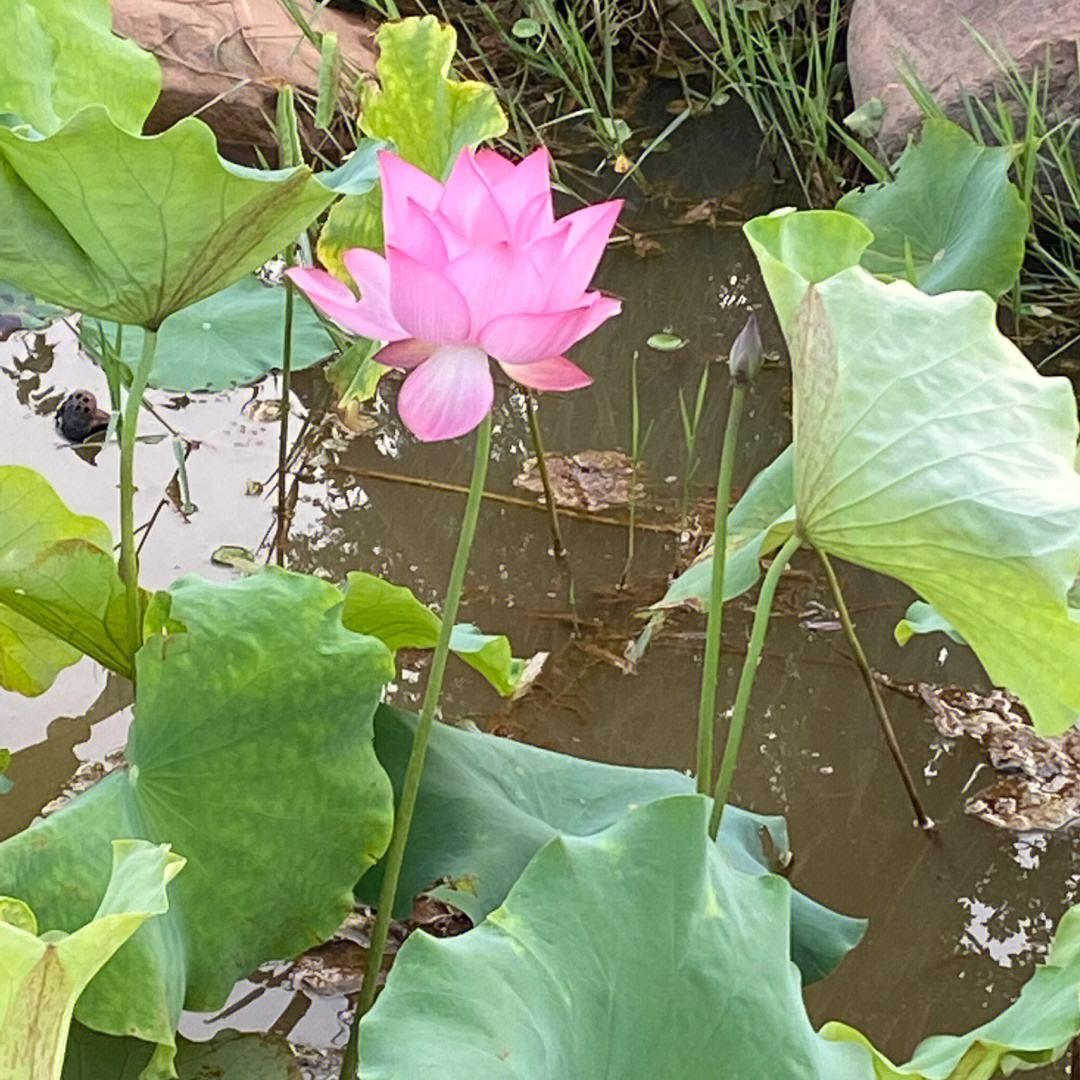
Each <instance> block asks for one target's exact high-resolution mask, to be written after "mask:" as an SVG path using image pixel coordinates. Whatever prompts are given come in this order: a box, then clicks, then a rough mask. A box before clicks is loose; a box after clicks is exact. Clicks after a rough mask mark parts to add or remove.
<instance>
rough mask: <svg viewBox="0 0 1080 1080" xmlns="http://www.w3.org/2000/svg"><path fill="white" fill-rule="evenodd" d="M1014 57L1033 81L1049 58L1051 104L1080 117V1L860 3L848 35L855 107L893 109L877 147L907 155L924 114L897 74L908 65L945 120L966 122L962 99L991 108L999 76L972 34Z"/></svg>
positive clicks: (1065, 114) (881, 0)
mask: <svg viewBox="0 0 1080 1080" xmlns="http://www.w3.org/2000/svg"><path fill="white" fill-rule="evenodd" d="M967 24H970V26H971V27H973V28H974V29H975V30H976V31H978V33H979V34H981V35H982V36H983V37H984V38H985V39H986V41H987V43H988V44H989V45H990V46H991V47H992V48H993V49H994V50H995V52H997V53H999V54H1002V53H1006V52H1007V53H1008V55H1009V56H1011V57H1012V58H1013V59H1014V60H1015V61H1016V62H1017V64H1018V65H1019V67H1020V70H1021V71H1022V72H1023V73H1024V74H1025V75H1027V74H1029V73H1030V72H1031V71H1032V70H1033V68H1035V67H1036V66H1045V65H1046V63H1047V58H1049V70H1050V86H1049V99H1050V100H1051V101H1052V102H1053V105H1054V110H1055V113H1056V115H1057V117H1058V119H1065V118H1068V117H1073V116H1075V115H1076V114H1077V112H1078V111H1080V65H1078V63H1077V42H1078V40H1080V0H855V2H854V6H853V8H852V12H851V22H850V25H849V28H848V70H849V72H850V75H851V87H852V91H853V93H854V96H855V105H856V107H857V108H858V107H861V106H863V105H865V104H866V103H867V102H868V101H870V100H871V99H873V98H879V99H881V100H882V101H883V102H884V103H885V105H886V106H887V111H886V113H885V118H884V123H883V126H882V128H881V132H880V134H879V136H878V137H879V139H880V140H881V143H882V145H883V147H884V148H885V150H886V151H888V152H889V153H891V154H895V153H896V152H898V151H899V150H901V149H903V146H904V143H905V141H906V140H907V137H908V135H909V134H911V133H912V132H913V131H914V130H916V129H917V127H918V126H919V122H920V120H921V113H920V112H919V109H918V106H917V105H916V104H915V102H914V101H913V100H912V99H911V97H910V95H909V94H908V92H907V90H906V88H905V87H904V81H903V78H902V77H901V75H900V73H899V66H900V65H901V64H902V63H903V62H905V61H906V62H907V63H908V64H910V66H911V67H912V68H913V69H914V71H915V72H916V73H917V74H918V76H919V78H920V79H921V80H922V81H923V82H924V83H925V84H926V85H927V86H928V87H929V88H930V90H931V91H932V92H933V94H934V96H935V98H936V99H937V101H938V102H939V104H940V105H941V106H942V107H943V108H944V110H945V112H946V113H947V114H948V115H949V116H950V117H951V118H952V119H954V120H959V121H963V119H964V105H963V99H964V92H965V91H966V92H967V93H969V94H971V95H974V96H975V97H978V98H981V99H982V100H984V101H987V102H992V100H993V92H994V90H995V88H1000V87H1001V85H1002V82H1003V80H1002V76H1001V72H1000V70H999V68H998V67H997V65H996V64H995V63H994V61H993V59H991V57H989V56H988V55H987V54H986V52H985V51H984V50H983V48H982V47H981V46H980V45H979V43H978V41H977V40H976V39H975V37H974V36H973V35H972V33H971V30H970V29H969V26H968V25H967Z"/></svg>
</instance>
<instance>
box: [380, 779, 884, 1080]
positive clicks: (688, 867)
mask: <svg viewBox="0 0 1080 1080" xmlns="http://www.w3.org/2000/svg"><path fill="white" fill-rule="evenodd" d="M708 813H709V803H708V800H706V799H705V798H704V797H702V796H698V795H684V796H674V797H672V798H666V799H660V800H659V801H656V802H651V803H649V805H647V806H643V807H640V808H638V809H636V810H631V811H630V812H629V814H627V815H626V816H625V817H622V818H621V820H616V821H615V823H614V824H613V825H612V826H611V827H610V828H608V829H606V830H604V831H602V832H598V833H596V834H595V835H592V836H585V837H577V836H560V837H557V838H555V839H553V840H551V841H550V843H548V844H547V845H546V846H545V847H544V848H543V849H542V850H541V851H540V852H539V853H538V854H537V855H536V856H535V858H533V860H532V861H531V862H530V863H529V865H528V867H527V868H526V870H525V871H524V873H523V874H522V875H521V877H520V878H519V879H518V881H517V883H516V884H515V885H514V887H513V888H512V889H511V890H510V893H509V895H508V896H507V898H506V900H505V902H504V903H503V905H502V906H501V907H500V908H498V909H497V910H495V911H493V912H492V913H491V915H489V916H488V918H487V920H486V921H485V922H484V923H483V924H482V925H481V926H479V927H478V928H477V929H475V930H473V931H471V932H470V933H468V934H465V935H463V936H462V937H458V938H448V939H444V940H436V939H435V938H432V937H429V936H428V935H427V934H424V933H423V932H417V933H414V934H412V935H410V937H409V939H408V940H407V941H406V943H405V945H404V946H403V947H402V948H401V950H400V952H399V953H398V956H397V959H396V961H395V963H394V967H393V970H392V971H391V973H390V976H389V979H388V982H387V987H386V989H385V990H384V992H383V994H382V995H381V997H380V998H379V1000H378V1001H377V1002H376V1004H375V1007H374V1009H373V1010H372V1011H371V1013H370V1014H369V1015H368V1017H367V1018H366V1019H365V1020H364V1022H363V1023H362V1025H361V1029H360V1057H361V1072H362V1075H363V1076H364V1080H406V1078H412V1077H420V1076H438V1077H441V1078H443V1080H475V1078H477V1077H483V1078H484V1080H547V1078H548V1077H601V1076H605V1077H619V1078H620V1080H655V1078H656V1077H694V1078H695V1080H698V1078H705V1077H716V1078H717V1080H720V1078H721V1077H722V1078H723V1080H762V1078H763V1077H768V1078H769V1080H808V1078H811V1077H813V1078H821V1080H825V1078H828V1080H873V1075H874V1073H873V1068H872V1066H871V1064H870V1058H869V1055H868V1053H867V1052H866V1051H865V1050H863V1049H862V1048H861V1047H858V1046H854V1045H848V1044H843V1043H832V1042H828V1041H826V1040H825V1039H822V1038H821V1037H820V1036H819V1035H817V1034H816V1033H815V1031H814V1030H813V1028H812V1027H811V1025H810V1021H809V1019H808V1018H807V1015H806V1009H805V1007H804V1005H803V1001H802V987H801V984H800V980H799V973H798V971H797V969H796V968H795V965H794V964H792V962H791V959H790V955H789V952H788V940H789V933H790V927H789V916H790V910H791V899H790V894H791V886H790V885H789V884H788V883H787V881H785V880H784V879H783V878H780V877H776V876H774V875H760V874H752V873H745V872H744V871H742V870H740V869H739V868H737V866H736V865H735V863H734V860H733V859H732V858H731V856H730V854H729V852H728V851H727V850H725V849H724V848H723V847H720V846H717V845H715V844H713V843H711V842H710V841H709V838H708V834H707V823H708ZM659 928H662V932H658V931H659Z"/></svg>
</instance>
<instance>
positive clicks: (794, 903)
mask: <svg viewBox="0 0 1080 1080" xmlns="http://www.w3.org/2000/svg"><path fill="white" fill-rule="evenodd" d="M415 730H416V715H415V714H414V713H407V712H402V711H401V710H398V709H391V708H388V707H387V706H385V705H384V706H381V707H380V708H379V710H378V712H377V713H376V714H375V749H376V751H377V752H378V755H379V760H380V761H381V762H382V763H383V765H384V767H385V768H386V770H387V771H388V772H389V773H390V776H391V779H392V780H393V782H394V786H395V789H397V790H398V791H400V788H401V782H402V778H403V777H404V775H405V765H406V762H407V760H408V757H409V751H410V749H411V747H412V739H413V733H414V732H415ZM693 789H694V781H693V779H692V778H690V777H687V776H685V775H683V774H682V773H679V772H676V771H675V770H673V769H634V768H627V767H624V766H618V765H606V764H602V763H600V762H596V761H588V760H583V759H581V758H575V757H570V756H568V755H566V754H557V753H554V752H553V751H550V750H541V749H538V748H537V747H534V746H528V745H527V744H525V743H519V742H515V741H513V740H511V739H501V738H498V737H496V736H494V735H487V734H484V733H483V732H478V731H463V730H461V729H459V728H454V727H450V726H448V725H446V724H436V725H435V728H434V730H433V731H432V736H431V743H430V745H429V747H428V755H427V762H426V766H425V769H424V777H423V780H422V781H421V786H420V798H419V802H418V803H417V807H416V815H415V817H414V818H413V825H412V830H411V832H410V834H409V844H408V847H407V848H406V853H405V865H404V869H403V871H402V877H401V882H400V884H399V887H398V914H401V915H405V914H407V913H408V911H409V908H410V905H411V902H412V898H413V897H414V896H415V895H417V894H418V893H419V892H420V891H421V890H423V889H429V887H430V886H431V885H432V883H433V882H436V881H448V882H449V883H448V884H443V885H440V886H439V887H438V888H435V889H434V890H431V892H432V894H433V895H434V896H436V897H437V898H439V899H441V900H445V901H446V902H447V903H450V904H453V905H454V906H455V907H458V908H460V909H461V910H462V911H464V912H465V913H466V914H467V915H468V916H469V917H470V918H471V919H472V920H473V921H474V922H479V921H480V920H481V919H482V918H483V917H484V916H485V915H487V914H489V913H490V912H491V911H492V910H493V909H494V908H496V907H498V905H499V904H501V903H502V902H503V900H505V899H506V895H507V893H509V892H510V890H511V888H512V887H513V885H514V882H515V881H517V879H518V878H519V877H520V876H521V874H522V872H523V871H524V869H525V867H526V866H527V865H528V863H529V860H530V859H531V858H532V857H533V856H534V855H535V854H536V852H537V851H539V850H540V849H541V848H542V847H543V846H544V845H545V844H546V843H547V842H548V841H549V840H551V839H552V838H554V837H556V836H573V837H589V836H595V835H597V834H599V833H602V832H603V830H604V829H606V828H608V826H610V825H612V824H613V823H615V822H616V821H619V820H620V819H621V818H622V817H624V816H625V815H626V814H627V813H628V812H629V811H630V810H632V809H633V808H634V807H636V806H641V805H644V804H645V803H651V802H655V801H656V800H657V799H663V798H666V797H667V796H670V795H675V794H684V793H689V792H692V791H693ZM766 832H767V833H768V836H769V839H770V841H771V845H772V846H773V847H774V848H775V849H776V850H779V851H786V850H787V848H788V838H787V827H786V825H785V823H784V819H783V818H779V817H764V816H762V815H760V814H751V813H749V812H747V811H745V810H740V809H739V808H738V807H734V806H732V807H729V808H728V810H727V812H726V813H725V814H724V820H723V828H722V830H721V832H720V839H719V846H720V849H721V850H722V851H723V852H724V853H725V856H726V857H727V858H729V859H730V860H731V864H732V865H733V866H735V867H736V868H738V869H739V870H740V871H742V872H743V873H746V874H764V873H765V872H766V871H767V870H768V869H769V866H768V859H767V857H766V855H765V852H764V849H763V840H764V834H765V833H766ZM381 869H382V868H381V866H377V867H376V868H375V869H374V870H372V872H371V873H370V874H369V875H368V876H367V877H365V878H364V880H363V881H361V882H360V888H359V892H360V895H361V897H362V898H363V899H364V900H366V901H368V902H370V903H375V902H377V899H378V893H379V884H380V880H381V877H382V874H381ZM788 896H789V901H790V905H791V953H792V958H793V959H794V961H795V963H796V964H797V965H798V966H799V969H800V971H801V972H802V977H803V980H804V981H805V982H808V983H810V982H814V981H815V980H817V979H821V978H824V977H825V976H826V975H828V974H829V973H830V972H831V971H832V970H833V969H834V968H835V967H836V966H837V964H839V963H840V961H841V960H842V959H843V958H844V956H845V955H846V954H847V953H848V952H849V951H850V950H851V949H853V948H854V947H855V946H856V945H857V944H858V943H859V941H860V940H861V938H862V935H863V932H864V931H865V929H866V923H865V921H864V920H862V919H852V918H849V917H848V916H845V915H839V914H837V913H836V912H833V911H830V910H829V909H828V908H826V907H823V906H822V905H820V904H818V903H816V902H815V901H813V900H811V899H809V898H808V897H806V896H803V895H802V894H801V893H799V892H796V891H794V890H791V891H790V892H789V894H788ZM565 1075H574V1074H565ZM580 1075H589V1074H584V1073H583V1074H580Z"/></svg>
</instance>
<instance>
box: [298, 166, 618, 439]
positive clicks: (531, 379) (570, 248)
mask: <svg viewBox="0 0 1080 1080" xmlns="http://www.w3.org/2000/svg"><path fill="white" fill-rule="evenodd" d="M548 169H549V160H548V155H547V151H546V150H537V151H536V152H535V153H533V154H531V155H530V156H529V157H527V158H525V160H524V161H522V162H521V163H520V164H518V165H515V164H513V163H512V162H510V161H509V160H507V159H506V158H504V157H502V156H501V155H500V154H497V153H495V152H494V151H492V150H481V151H479V152H475V153H474V152H473V151H472V150H464V151H462V153H461V155H460V157H459V158H458V160H457V162H456V163H455V165H454V168H453V171H452V172H451V173H450V177H449V179H448V180H447V181H446V183H445V184H440V183H439V182H438V181H437V180H433V179H432V178H431V177H430V176H428V175H427V173H425V172H421V171H420V170H419V169H416V168H414V167H413V166H412V165H409V164H408V163H407V162H405V161H403V160H402V159H401V158H399V157H397V156H396V155H395V154H392V153H389V152H387V151H384V152H383V153H382V154H380V155H379V171H380V173H381V176H382V194H383V227H384V232H385V237H386V257H385V258H384V257H383V256H381V255H377V254H376V253H375V252H373V251H368V250H366V249H364V248H353V249H352V250H350V251H347V252H345V255H344V257H343V261H344V263H345V266H346V268H347V269H348V271H349V273H350V274H351V275H352V278H353V280H354V281H355V282H356V285H357V288H358V290H359V293H360V299H359V300H357V299H356V297H355V295H354V294H353V292H352V290H351V289H349V288H348V287H347V286H346V285H344V284H342V283H341V282H340V281H338V280H337V279H336V278H334V277H332V276H331V275H330V274H328V273H326V272H325V271H324V270H317V269H314V268H310V267H304V268H300V269H295V270H290V271H289V276H290V277H291V278H292V280H293V281H294V282H295V283H296V284H297V285H298V286H299V287H300V288H301V289H303V291H304V292H305V293H306V294H307V295H308V297H309V298H310V299H311V301H312V302H313V303H314V304H316V305H317V306H318V307H320V308H321V309H322V310H323V311H324V312H325V313H326V314H327V315H329V316H330V317H331V318H332V319H334V320H335V322H338V323H340V324H341V325H342V326H343V327H345V328H346V329H347V330H351V331H352V332H353V333H355V334H362V335H363V336H364V337H369V338H373V339H375V340H378V341H385V342H388V344H387V345H386V346H385V347H384V348H383V349H381V350H380V351H379V352H378V353H377V354H376V357H375V359H376V360H378V361H379V363H381V364H386V365H388V366H390V367H396V368H402V369H404V370H407V371H408V372H409V375H408V377H407V378H406V379H405V382H404V384H403V385H402V387H401V393H400V395H399V396H398V411H399V412H400V414H401V419H402V420H403V421H404V422H405V425H406V426H407V427H408V428H409V429H410V430H411V431H412V432H413V433H414V434H415V435H416V436H417V437H418V438H420V439H422V440H424V441H425V442H433V441H435V440H438V439H453V438H456V437H457V436H459V435H464V434H465V433H466V432H468V431H472V429H473V428H475V427H476V426H477V425H478V424H479V423H480V422H481V420H483V418H484V417H485V416H486V415H487V414H488V412H489V411H490V410H491V405H492V401H493V400H494V395H495V387H494V383H493V382H492V378H491V369H490V366H489V364H488V358H489V357H492V358H494V359H495V360H496V361H497V363H498V364H499V366H500V367H501V368H502V369H503V371H505V372H506V373H507V374H508V375H509V376H510V378H512V379H514V380H515V381H516V382H519V383H521V384H522V385H523V386H528V387H531V388H532V389H534V390H578V389H580V388H581V387H584V386H588V385H589V384H590V383H591V382H592V380H591V379H590V378H589V376H588V375H586V374H585V372H584V371H582V370H581V368H579V367H578V366H577V365H576V364H574V363H573V362H572V361H570V360H568V359H567V358H566V357H565V356H564V355H563V354H564V353H565V352H566V350H567V349H569V348H570V346H571V345H573V344H574V343H575V342H577V341H580V340H581V339H582V338H583V337H585V336H586V335H587V334H589V333H591V332H592V331H593V330H595V329H596V328H597V327H598V326H599V325H600V324H601V323H602V322H605V321H606V320H607V319H610V318H611V317H612V316H613V315H617V314H618V313H619V311H620V308H621V305H620V303H619V301H618V300H614V299H612V298H610V297H607V296H604V295H603V294H601V293H599V292H595V291H592V292H589V291H586V290H587V288H588V285H589V281H590V279H591V278H592V276H593V273H594V272H595V270H596V267H597V264H598V263H599V262H600V257H601V256H602V255H603V253H604V248H605V247H606V245H607V242H608V238H609V237H610V236H611V230H612V229H613V228H614V225H615V219H616V218H617V217H618V214H619V210H620V209H621V208H622V202H621V201H615V202H605V203H599V204H597V205H595V206H588V207H586V208H585V209H583V210H578V211H576V212H575V213H572V214H568V215H567V216H566V217H563V218H561V219H559V220H558V221H556V220H555V214H554V210H553V206H552V198H551V181H550V179H549V174H548Z"/></svg>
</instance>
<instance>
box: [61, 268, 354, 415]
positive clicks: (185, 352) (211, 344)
mask: <svg viewBox="0 0 1080 1080" xmlns="http://www.w3.org/2000/svg"><path fill="white" fill-rule="evenodd" d="M116 331H117V327H116V324H115V323H102V322H101V321H100V320H98V319H84V320H83V322H82V326H81V327H80V337H81V339H82V340H83V342H84V344H85V345H86V346H87V348H89V349H90V350H91V352H94V353H98V354H100V351H101V341H102V335H104V340H105V341H106V342H114V341H115V340H116ZM284 336H285V291H284V288H283V287H280V286H277V287H273V286H268V285H263V284H262V282H261V281H259V279H258V278H257V277H254V276H250V277H245V278H242V279H241V280H240V281H238V282H236V283H235V284H234V285H230V286H229V287H228V288H227V289H222V291H221V292H219V293H215V294H214V295H213V296H208V297H207V298H206V299H205V300H200V301H199V302H198V303H197V304H192V305H191V307H187V308H184V310H183V311H178V312H176V314H174V315H170V316H169V317H168V318H167V319H166V320H165V322H164V323H162V326H161V331H160V333H159V337H158V346H157V352H156V353H155V354H154V368H153V371H152V372H151V374H150V385H151V386H154V387H157V388H158V389H160V390H171V391H173V392H175V393H179V394H190V393H196V392H198V391H200V390H228V389H229V388H231V387H234V386H245V385H247V384H248V383H253V382H257V381H258V380H259V379H261V378H262V377H263V376H264V375H266V374H267V373H268V372H271V371H274V370H276V369H278V368H280V367H281V349H282V342H283V339H284ZM142 340H143V331H142V329H141V328H139V327H136V326H130V327H125V329H124V333H123V335H122V336H121V355H122V358H123V361H124V363H125V364H127V366H128V367H129V368H131V369H133V370H134V368H135V366H136V365H137V364H138V362H139V355H140V353H141V351H142ZM332 352H334V341H333V338H331V337H330V335H329V334H328V333H327V332H326V329H325V328H324V327H323V324H322V322H321V321H320V319H319V317H318V316H317V315H316V314H315V312H314V311H313V310H312V309H311V306H310V305H309V304H307V303H305V302H303V301H300V302H298V303H296V304H295V305H294V311H293V324H292V357H291V363H290V367H291V370H293V371H303V370H304V369H305V368H309V367H311V366H312V365H314V364H317V363H318V362H319V361H320V360H324V359H326V357H327V356H329V355H330V354H331V353H332Z"/></svg>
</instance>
